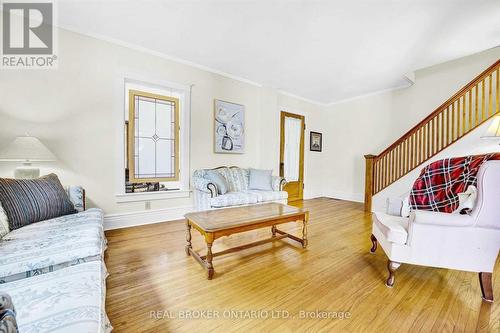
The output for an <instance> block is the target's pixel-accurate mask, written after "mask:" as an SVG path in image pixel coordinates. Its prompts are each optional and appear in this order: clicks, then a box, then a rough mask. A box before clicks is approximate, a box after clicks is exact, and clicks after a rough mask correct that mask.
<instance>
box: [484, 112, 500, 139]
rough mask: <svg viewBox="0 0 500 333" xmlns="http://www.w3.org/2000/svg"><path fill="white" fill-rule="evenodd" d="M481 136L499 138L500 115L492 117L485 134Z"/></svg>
mask: <svg viewBox="0 0 500 333" xmlns="http://www.w3.org/2000/svg"><path fill="white" fill-rule="evenodd" d="M481 138H484V139H495V138H496V139H500V116H496V117H494V118H493V121H492V122H491V125H490V126H489V127H488V130H487V131H486V134H485V135H483V136H482V137H481Z"/></svg>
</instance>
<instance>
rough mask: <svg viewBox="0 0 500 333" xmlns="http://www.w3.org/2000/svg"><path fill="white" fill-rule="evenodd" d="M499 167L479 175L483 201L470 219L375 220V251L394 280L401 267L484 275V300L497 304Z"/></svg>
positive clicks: (433, 215) (425, 214) (418, 214)
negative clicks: (383, 256) (379, 249)
mask: <svg viewBox="0 0 500 333" xmlns="http://www.w3.org/2000/svg"><path fill="white" fill-rule="evenodd" d="M499 184H500V161H488V162H485V163H484V164H483V165H482V166H481V168H480V170H479V173H478V184H477V189H478V197H477V200H476V203H475V206H474V208H473V210H472V212H471V214H470V215H460V214H458V213H453V214H447V213H439V212H429V211H418V210H417V211H413V212H411V214H410V216H409V217H402V216H394V215H390V214H387V213H381V212H375V213H374V214H373V227H372V249H371V252H374V251H375V250H376V248H377V244H380V245H381V247H382V249H383V250H384V252H385V253H386V255H387V257H388V258H389V261H388V270H389V277H388V279H387V281H386V285H387V286H389V287H392V285H393V284H394V272H395V270H396V269H397V268H398V267H399V266H400V265H401V263H407V264H414V265H423V266H431V267H440V268H449V269H457V270H463V271H469V272H476V273H479V282H480V285H481V291H482V296H483V299H484V300H486V301H490V302H491V301H493V289H492V272H493V269H494V265H495V262H496V259H497V256H498V252H499V250H500V208H499V203H500V186H499Z"/></svg>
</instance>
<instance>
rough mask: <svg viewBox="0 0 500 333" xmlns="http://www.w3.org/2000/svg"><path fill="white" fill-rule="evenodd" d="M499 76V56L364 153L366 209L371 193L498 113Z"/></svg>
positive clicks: (378, 190)
mask: <svg viewBox="0 0 500 333" xmlns="http://www.w3.org/2000/svg"><path fill="white" fill-rule="evenodd" d="M499 77H500V59H498V60H497V61H495V63H494V64H492V65H491V66H489V67H488V68H487V69H486V70H484V71H483V72H482V73H480V74H479V75H478V76H477V77H475V78H474V79H473V80H472V81H471V82H469V83H468V84H467V85H465V86H464V87H463V88H462V89H460V90H459V91H457V92H456V93H455V94H453V96H451V97H450V98H449V99H448V100H446V101H445V102H444V103H443V104H441V105H440V106H439V107H438V108H437V109H436V110H434V111H433V112H432V113H431V114H429V115H428V116H427V117H425V118H424V119H423V120H422V121H421V122H419V123H418V124H416V125H415V126H413V127H412V128H411V129H410V130H409V131H408V132H406V133H405V134H404V135H403V136H401V137H400V138H399V139H398V140H396V141H395V142H394V143H393V144H392V145H390V146H389V147H387V148H386V149H385V150H384V151H382V152H381V153H380V154H378V155H366V156H365V158H366V179H365V184H366V186H365V210H367V211H370V210H371V201H372V200H371V197H372V196H373V195H375V194H376V193H378V192H380V191H382V190H383V189H385V188H386V187H388V186H389V185H391V184H392V183H394V182H395V181H397V180H398V179H400V178H401V177H403V176H405V175H406V174H408V173H409V172H411V171H412V170H414V169H415V168H417V167H419V166H420V165H421V164H423V163H425V162H426V161H428V160H429V159H431V158H432V157H434V156H435V155H436V154H438V153H439V152H441V151H442V150H444V149H446V148H447V147H448V146H450V145H451V144H453V143H454V142H456V141H458V140H460V139H461V138H462V137H464V136H465V135H467V134H469V133H470V132H471V131H472V130H474V129H475V128H477V127H478V126H480V125H481V124H483V123H484V122H485V121H487V120H488V119H490V118H491V117H493V116H494V115H496V114H497V113H498V112H500V106H499V96H500V82H499ZM486 88H487V89H486ZM493 88H494V89H493Z"/></svg>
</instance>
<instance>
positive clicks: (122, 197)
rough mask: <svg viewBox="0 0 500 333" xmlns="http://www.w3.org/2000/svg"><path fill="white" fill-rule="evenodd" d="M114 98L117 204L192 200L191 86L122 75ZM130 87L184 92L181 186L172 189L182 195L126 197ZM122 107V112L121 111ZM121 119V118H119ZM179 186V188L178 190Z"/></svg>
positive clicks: (127, 73)
mask: <svg viewBox="0 0 500 333" xmlns="http://www.w3.org/2000/svg"><path fill="white" fill-rule="evenodd" d="M115 85H116V87H115V98H116V99H117V103H116V106H117V107H116V111H115V112H116V114H117V116H116V117H115V118H116V120H115V121H116V128H117V130H116V131H117V136H116V142H117V147H118V149H117V155H116V157H115V158H116V159H117V161H119V162H118V163H117V167H118V168H119V169H117V170H116V172H115V175H116V176H115V177H116V178H115V193H116V194H115V198H116V202H134V201H141V200H140V199H141V198H143V200H147V201H150V200H162V199H170V198H186V197H189V193H190V190H189V183H190V177H191V175H190V168H191V86H192V85H189V84H181V83H176V82H170V81H166V80H164V79H162V78H160V77H158V76H155V75H148V74H145V73H142V72H139V71H133V72H131V71H122V72H120V73H118V74H117V75H116V77H115ZM127 85H145V86H151V87H152V88H154V89H166V90H170V89H174V90H177V91H179V92H182V94H183V97H182V99H181V106H182V109H181V114H180V119H179V121H180V128H181V131H180V147H179V148H180V152H181V154H180V165H179V167H180V180H179V182H178V184H173V183H171V185H172V186H173V187H174V188H180V191H176V192H174V191H172V192H168V193H167V192H150V193H148V194H149V196H141V195H144V194H145V193H134V194H131V193H125V158H124V156H125V127H124V126H123V121H124V119H126V118H125V117H126V115H128V103H127V102H126V99H127V92H126V89H127ZM118 106H120V107H121V108H118ZM118 115H119V116H118ZM176 185H178V186H176Z"/></svg>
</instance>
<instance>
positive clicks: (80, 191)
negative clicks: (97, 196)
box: [66, 185, 86, 212]
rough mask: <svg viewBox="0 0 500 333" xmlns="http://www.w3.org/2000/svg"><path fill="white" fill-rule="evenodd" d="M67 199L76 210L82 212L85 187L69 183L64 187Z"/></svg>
mask: <svg viewBox="0 0 500 333" xmlns="http://www.w3.org/2000/svg"><path fill="white" fill-rule="evenodd" d="M66 192H67V193H68V197H69V200H70V201H71V203H72V204H73V206H75V209H76V210H77V211H78V212H83V211H84V210H85V208H86V204H85V189H84V188H83V187H81V186H77V185H71V186H68V187H67V189H66Z"/></svg>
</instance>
